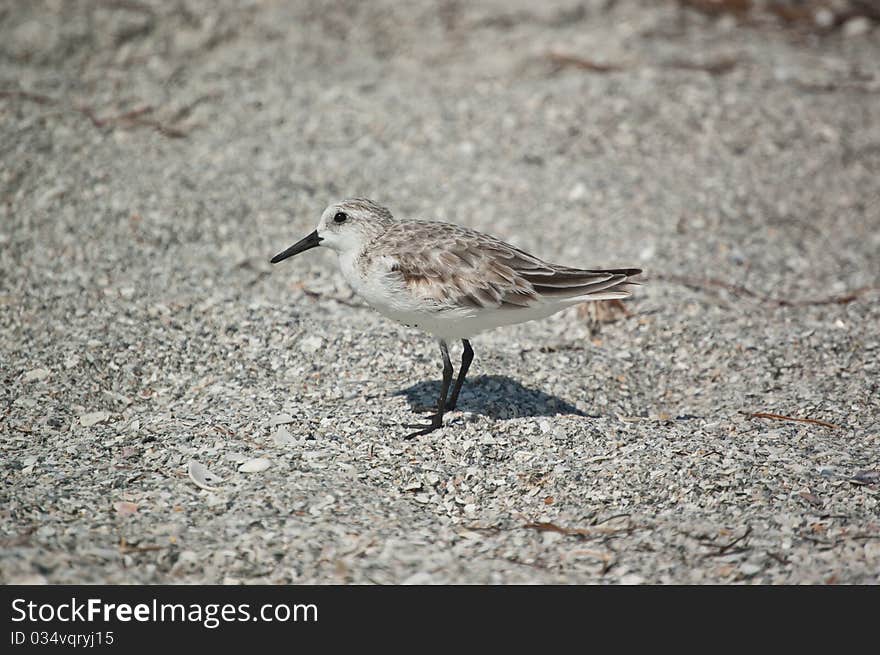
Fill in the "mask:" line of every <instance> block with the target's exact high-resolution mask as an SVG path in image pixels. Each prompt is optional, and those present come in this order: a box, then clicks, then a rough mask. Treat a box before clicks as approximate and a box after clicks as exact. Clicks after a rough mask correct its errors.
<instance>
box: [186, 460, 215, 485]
mask: <svg viewBox="0 0 880 655" xmlns="http://www.w3.org/2000/svg"><path fill="white" fill-rule="evenodd" d="M187 473H189V479H190V480H192V481H193V482H194V483H195V485H196V486H197V487H199V488H200V489H206V490H207V491H217V487H212V486H211V484H210V483H212V482H223V479H222V478H221V477H220V476H219V475H214V474H213V473H211V472H210V471H209V470H208V469H207V468H206V467H205V465H204V464H200V463H199V462H197V461H195V460H191V461H190V463H189V466H188V467H187Z"/></svg>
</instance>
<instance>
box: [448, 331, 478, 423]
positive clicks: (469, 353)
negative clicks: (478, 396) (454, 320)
mask: <svg viewBox="0 0 880 655" xmlns="http://www.w3.org/2000/svg"><path fill="white" fill-rule="evenodd" d="M461 342H462V344H464V350H463V351H462V352H461V368H460V369H458V378H457V379H456V380H455V386H454V387H452V395H451V396H450V397H449V402H448V403H446V409H447V411H450V412H451V411H452V410H453V409H455V404H456V403H457V402H458V392H459V391H461V385H463V384H464V376H465V375H467V372H468V369H469V368H470V366H471V362H472V361H474V349H473V348H471V342H470V341H468V340H467V339H462V340H461Z"/></svg>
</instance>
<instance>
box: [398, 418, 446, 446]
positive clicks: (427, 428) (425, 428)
mask: <svg viewBox="0 0 880 655" xmlns="http://www.w3.org/2000/svg"><path fill="white" fill-rule="evenodd" d="M404 427H406V428H419V429H418V430H416V431H415V432H412V433H410V434H408V435H406V436H405V437H404V439H407V440H409V439H415V438H416V437H421V436H422V435H425V434H428V433H429V432H433V431H434V430H436V429H438V428H442V427H443V415H442V414H434V415H433V416H432V417H431V422H430V423H428V424H427V425H425V424H423V423H406V424H404Z"/></svg>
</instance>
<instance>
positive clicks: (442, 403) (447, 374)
mask: <svg viewBox="0 0 880 655" xmlns="http://www.w3.org/2000/svg"><path fill="white" fill-rule="evenodd" d="M440 354H442V355H443V384H441V385H440V398H439V399H438V400H437V413H436V414H434V415H433V416H432V417H431V422H430V423H428V424H427V425H418V424H415V425H407V426H406V427H408V428H419V429H418V430H416V431H415V432H413V433H412V434H408V435H406V437H404V438H405V439H412V438H414V437H419V436H421V435H423V434H428V433H429V432H433V431H434V430H436V429H437V428H439V427H441V426H442V425H443V412H445V411H446V394H447V393H449V385H450V384H451V383H452V362H451V361H449V348H448V347H447V345H446V342H445V341H441V342H440Z"/></svg>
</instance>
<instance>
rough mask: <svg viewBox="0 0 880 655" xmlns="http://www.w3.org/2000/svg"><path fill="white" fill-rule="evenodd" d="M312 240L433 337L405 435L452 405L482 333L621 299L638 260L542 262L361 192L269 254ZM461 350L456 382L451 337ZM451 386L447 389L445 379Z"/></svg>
mask: <svg viewBox="0 0 880 655" xmlns="http://www.w3.org/2000/svg"><path fill="white" fill-rule="evenodd" d="M317 246H324V247H326V248H330V249H331V250H335V251H336V253H337V255H338V256H339V265H340V267H341V269H342V274H343V276H344V277H345V279H346V281H348V283H349V284H350V285H351V287H352V289H354V291H355V293H357V294H358V295H359V296H360V297H361V298H363V299H364V300H365V301H366V302H367V304H368V305H370V306H371V307H372V308H373V309H375V310H376V311H378V312H379V313H380V314H382V315H384V316H387V317H388V318H391V319H393V320H395V321H398V322H399V323H403V324H404V325H407V326H410V327H417V328H419V329H421V330H423V331H425V332H428V333H429V334H431V335H433V336H434V337H436V338H437V340H438V341H439V342H440V354H441V355H442V356H443V383H442V384H441V386H440V397H439V399H438V400H437V411H436V413H434V414H433V415H432V416H431V417H430V422H429V423H428V424H415V425H409V424H408V425H406V426H405V427H407V428H411V429H412V428H417V429H416V430H415V432H412V433H410V434H408V435H406V438H407V439H412V438H414V437H417V436H420V435H425V434H428V433H430V432H433V431H434V430H436V429H438V428H440V427H441V426H442V425H443V414H444V413H445V412H447V411H451V410H453V409H455V406H456V403H457V402H458V395H459V392H461V387H462V385H463V384H464V379H465V376H466V375H467V372H468V368H469V367H470V365H471V361H472V360H473V358H474V351H473V348H471V344H470V341H469V339H470V338H471V337H473V336H474V335H476V334H479V333H480V332H484V331H485V330H491V329H493V328H496V327H500V326H503V325H513V324H515V323H523V322H525V321H531V320H535V319H539V318H545V317H547V316H550V315H551V314H554V313H556V312H558V311H560V310H562V309H565V308H566V307H570V306H571V305H575V304H577V303H582V302H588V301H593V300H612V299H619V298H626V297H628V296H629V295H630V294H629V292H628V291H627V288H628V285H631V284H634V282H633V281H632V280H631V279H630V278H632V277H633V276H635V275H638V274H639V273H641V270H639V269H637V268H616V269H607V270H594V269H579V268H569V267H568V266H560V265H557V264H550V263H547V262H545V261H543V260H541V259H538V258H537V257H535V256H534V255H530V254H529V253H527V252H525V251H523V250H520V249H519V248H515V247H514V246H512V245H510V244H508V243H505V242H503V241H501V240H499V239H496V238H495V237H492V236H489V235H487V234H482V233H480V232H477V231H475V230H471V229H468V228H466V227H461V226H459V225H453V224H451V223H440V222H435V221H398V220H395V218H394V217H393V216H392V215H391V212H390V211H389V210H388V209H386V208H385V207H382V206H381V205H378V204H376V203H375V202H373V201H372V200H367V199H366V198H353V199H349V200H343V201H342V202H337V203H334V204H332V205H330V206H329V207H327V208H326V209H325V210H324V212H323V213H322V214H321V219H320V220H319V221H318V226H317V228H316V229H315V231H314V232H312V233H311V234H309V235H308V236H307V237H305V238H303V239H301V240H300V241H298V242H296V243H295V244H293V245H292V246H290V247H289V248H287V249H286V250H284V251H282V252H280V253H278V254H277V255H275V256H274V257H273V258H272V259H271V260H270V261H271V262H272V263H273V264H277V263H278V262H280V261H282V260H285V259H287V258H288V257H293V256H294V255H297V254H299V253H301V252H305V251H306V250H310V249H311V248H315V247H317ZM456 339H461V341H462V344H463V346H464V350H463V352H462V356H461V366H460V368H459V371H458V377H457V378H456V380H455V384H454V385H452V377H453V367H452V362H451V361H450V359H449V342H450V341H454V340H456ZM450 385H452V393H451V394H450V395H449V396H448V398H447V394H449V387H450Z"/></svg>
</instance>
